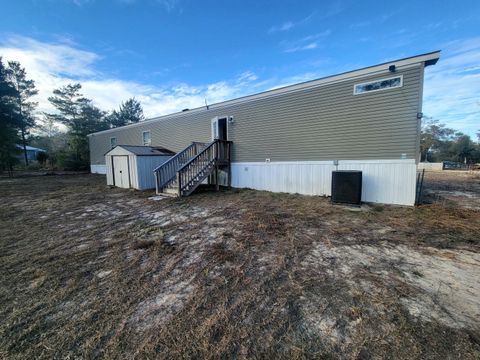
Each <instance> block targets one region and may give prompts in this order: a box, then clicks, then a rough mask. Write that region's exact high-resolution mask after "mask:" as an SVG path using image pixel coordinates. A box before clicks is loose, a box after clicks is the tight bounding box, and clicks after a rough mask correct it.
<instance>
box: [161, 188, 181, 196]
mask: <svg viewBox="0 0 480 360" xmlns="http://www.w3.org/2000/svg"><path fill="white" fill-rule="evenodd" d="M162 193H163V194H165V195H173V196H177V195H178V187H177V188H176V189H173V188H168V187H167V188H165V189H163V192H162Z"/></svg>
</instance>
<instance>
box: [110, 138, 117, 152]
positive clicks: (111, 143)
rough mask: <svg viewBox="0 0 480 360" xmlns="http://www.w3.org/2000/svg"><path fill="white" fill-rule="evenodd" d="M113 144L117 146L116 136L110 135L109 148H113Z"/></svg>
mask: <svg viewBox="0 0 480 360" xmlns="http://www.w3.org/2000/svg"><path fill="white" fill-rule="evenodd" d="M115 146H117V138H116V137H111V138H110V148H112V149H113V148H114V147H115Z"/></svg>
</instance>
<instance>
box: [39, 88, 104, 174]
mask: <svg viewBox="0 0 480 360" xmlns="http://www.w3.org/2000/svg"><path fill="white" fill-rule="evenodd" d="M81 88H82V86H81V85H80V84H78V83H77V84H69V85H66V86H63V87H61V88H60V89H56V90H54V91H53V94H54V96H51V97H49V98H48V100H49V101H50V103H51V104H52V105H53V106H54V107H55V108H56V109H57V110H58V113H56V114H45V116H46V121H47V122H48V121H50V122H60V123H62V124H64V125H65V126H67V128H68V138H69V152H68V154H66V162H67V165H66V167H68V168H70V169H85V168H87V167H88V164H89V152H88V139H87V135H88V134H91V133H94V132H97V131H101V130H106V129H108V128H109V125H108V123H107V122H106V120H105V112H104V111H102V110H100V109H99V108H97V107H95V106H94V105H93V104H92V101H91V100H90V99H87V98H85V97H84V96H83V95H82V94H81V93H80V89H81Z"/></svg>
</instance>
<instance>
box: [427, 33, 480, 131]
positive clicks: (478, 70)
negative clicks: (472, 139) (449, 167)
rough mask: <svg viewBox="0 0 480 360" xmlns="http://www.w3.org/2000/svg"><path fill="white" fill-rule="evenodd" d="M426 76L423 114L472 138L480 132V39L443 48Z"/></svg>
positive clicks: (455, 43)
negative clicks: (442, 55)
mask: <svg viewBox="0 0 480 360" xmlns="http://www.w3.org/2000/svg"><path fill="white" fill-rule="evenodd" d="M443 54H444V57H441V58H440V60H439V62H438V63H437V64H436V65H435V66H432V67H429V68H427V69H426V72H425V90H424V106H423V112H424V113H425V114H426V115H428V116H432V117H434V118H435V119H438V120H440V121H441V122H444V123H446V124H447V126H449V127H452V128H454V129H458V130H461V131H463V132H465V133H467V134H469V135H472V136H474V134H475V133H476V131H478V130H479V129H480V67H479V66H478V64H480V38H474V39H468V40H464V41H453V42H450V43H448V44H446V45H445V47H444V50H443Z"/></svg>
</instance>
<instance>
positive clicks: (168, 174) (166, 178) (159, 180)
mask: <svg viewBox="0 0 480 360" xmlns="http://www.w3.org/2000/svg"><path fill="white" fill-rule="evenodd" d="M206 145H207V144H205V143H201V142H192V143H191V144H190V145H189V146H187V147H186V148H185V149H183V150H182V151H180V152H178V153H177V154H175V155H174V156H172V157H171V158H170V159H168V160H167V161H165V162H164V163H163V164H161V165H160V166H157V167H156V168H155V169H154V170H153V172H154V174H155V177H156V185H157V192H159V190H160V189H162V188H164V187H165V186H167V185H168V184H169V183H171V182H173V180H175V177H176V174H177V171H178V169H179V168H180V167H181V166H182V160H183V158H184V157H185V155H187V154H188V155H187V156H188V157H187V159H189V158H191V157H193V156H195V155H197V154H198V153H199V152H201V150H199V148H200V147H202V148H203V147H205V146H206ZM202 150H203V149H202Z"/></svg>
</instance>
